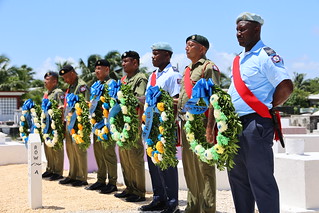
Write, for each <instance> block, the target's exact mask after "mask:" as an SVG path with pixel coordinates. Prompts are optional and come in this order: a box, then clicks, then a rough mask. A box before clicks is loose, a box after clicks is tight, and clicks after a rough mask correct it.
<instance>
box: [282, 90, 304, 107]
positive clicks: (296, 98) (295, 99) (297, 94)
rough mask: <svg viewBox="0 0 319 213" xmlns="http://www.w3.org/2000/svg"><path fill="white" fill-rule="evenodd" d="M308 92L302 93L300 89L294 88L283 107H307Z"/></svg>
mask: <svg viewBox="0 0 319 213" xmlns="http://www.w3.org/2000/svg"><path fill="white" fill-rule="evenodd" d="M309 94H310V93H309V92H307V91H304V90H302V89H300V88H295V89H294V91H293V93H292V94H291V96H290V98H289V99H288V101H287V102H286V103H285V104H284V105H285V106H295V107H309V101H308V96H309Z"/></svg>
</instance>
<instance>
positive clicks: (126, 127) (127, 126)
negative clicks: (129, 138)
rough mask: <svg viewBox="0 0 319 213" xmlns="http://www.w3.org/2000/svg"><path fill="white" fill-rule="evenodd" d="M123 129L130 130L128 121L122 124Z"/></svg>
mask: <svg viewBox="0 0 319 213" xmlns="http://www.w3.org/2000/svg"><path fill="white" fill-rule="evenodd" d="M124 129H126V130H127V131H130V129H131V126H130V125H129V124H128V123H125V124H124Z"/></svg>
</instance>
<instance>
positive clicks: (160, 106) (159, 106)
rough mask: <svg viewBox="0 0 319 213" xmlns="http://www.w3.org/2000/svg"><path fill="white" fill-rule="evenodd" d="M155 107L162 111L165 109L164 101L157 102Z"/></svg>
mask: <svg viewBox="0 0 319 213" xmlns="http://www.w3.org/2000/svg"><path fill="white" fill-rule="evenodd" d="M157 108H158V110H159V111H161V112H163V111H164V109H165V107H164V103H163V102H160V103H157Z"/></svg>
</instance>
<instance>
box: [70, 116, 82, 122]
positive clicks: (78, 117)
mask: <svg viewBox="0 0 319 213" xmlns="http://www.w3.org/2000/svg"><path fill="white" fill-rule="evenodd" d="M70 119H71V118H70ZM76 119H77V120H78V122H81V120H82V117H81V116H77V117H76Z"/></svg>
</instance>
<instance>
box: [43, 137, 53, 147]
mask: <svg viewBox="0 0 319 213" xmlns="http://www.w3.org/2000/svg"><path fill="white" fill-rule="evenodd" d="M45 144H46V145H47V146H48V147H53V146H54V144H52V141H51V140H50V139H48V140H46V141H45Z"/></svg>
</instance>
